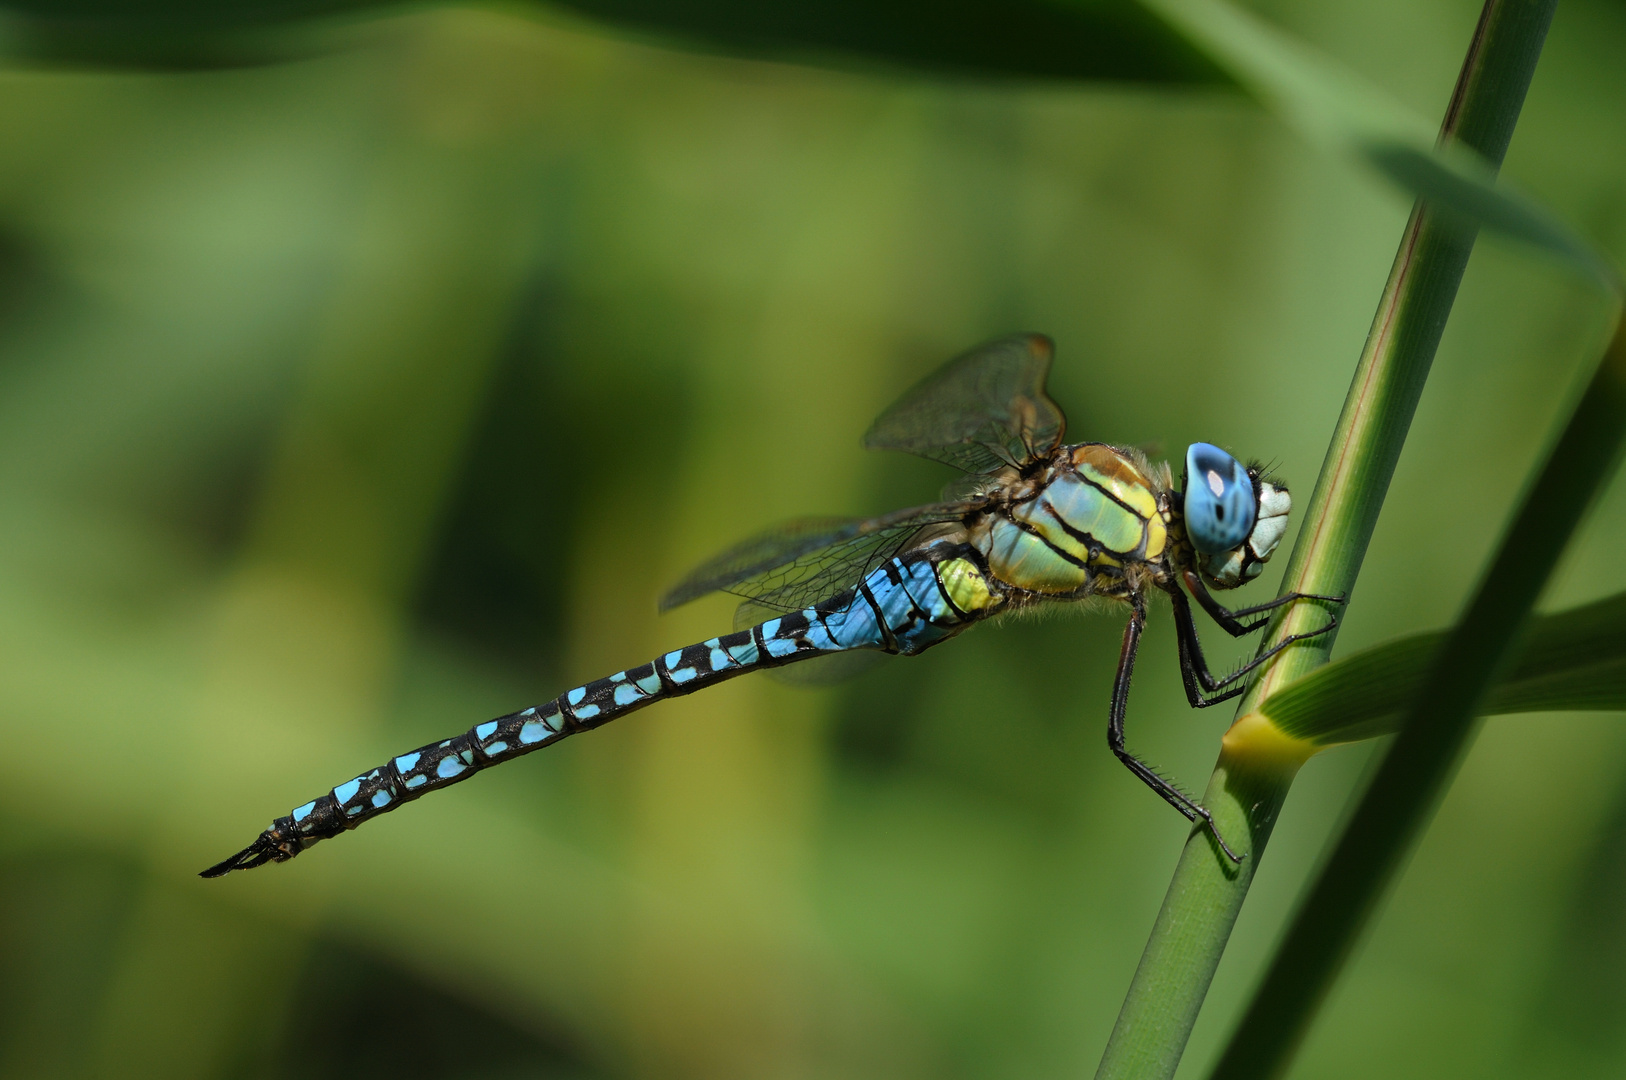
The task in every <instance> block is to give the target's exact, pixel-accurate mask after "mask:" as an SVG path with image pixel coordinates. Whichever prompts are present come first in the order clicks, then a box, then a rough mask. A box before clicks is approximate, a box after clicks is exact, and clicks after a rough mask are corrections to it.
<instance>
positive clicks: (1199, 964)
mask: <svg viewBox="0 0 1626 1080" xmlns="http://www.w3.org/2000/svg"><path fill="white" fill-rule="evenodd" d="M1553 3H1554V0H1487V3H1486V5H1485V8H1484V11H1483V13H1482V15H1481V17H1480V21H1479V25H1478V27H1477V28H1476V30H1475V32H1474V37H1473V40H1472V42H1471V44H1470V45H1469V48H1468V55H1467V57H1466V59H1465V60H1464V61H1463V66H1462V71H1461V74H1460V75H1459V77H1458V79H1457V84H1456V89H1455V92H1454V93H1453V94H1452V98H1451V103H1450V106H1449V107H1448V109H1447V111H1446V115H1445V120H1444V122H1443V123H1442V125H1441V130H1440V138H1441V139H1442V141H1443V140H1446V139H1458V140H1460V141H1462V142H1463V143H1465V144H1467V145H1468V146H1469V147H1471V148H1473V149H1474V150H1477V151H1478V152H1479V153H1480V154H1481V155H1482V156H1483V157H1484V158H1485V159H1486V160H1487V161H1489V162H1490V163H1491V164H1493V165H1500V163H1501V161H1502V158H1503V156H1504V154H1505V153H1506V151H1507V144H1508V142H1509V140H1510V139H1511V138H1512V134H1513V127H1514V124H1515V123H1516V122H1517V119H1518V115H1519V110H1520V108H1521V107H1522V105H1523V103H1524V95H1525V90H1526V89H1527V88H1528V86H1529V83H1530V77H1531V75H1532V74H1533V72H1534V70H1535V64H1536V59H1537V57H1538V56H1539V55H1540V52H1541V44H1542V41H1543V39H1544V37H1545V34H1546V28H1547V24H1548V22H1549V21H1550V19H1551V14H1552V8H1553ZM1473 241H1474V233H1473V231H1472V230H1470V229H1467V228H1464V227H1463V225H1462V224H1461V221H1460V219H1451V218H1448V217H1446V216H1445V215H1442V214H1440V213H1439V212H1437V211H1434V210H1431V209H1430V208H1429V207H1428V205H1427V204H1425V203H1422V202H1419V203H1418V205H1417V206H1415V207H1414V208H1413V210H1412V214H1411V218H1410V220H1409V221H1408V222H1407V224H1406V229H1405V232H1404V234H1403V235H1402V237H1401V241H1400V249H1399V251H1398V253H1397V254H1396V256H1395V261H1394V266H1393V268H1392V269H1391V270H1390V273H1389V280H1388V283H1387V284H1386V285H1385V287H1384V290H1383V296H1382V299H1381V300H1380V301H1379V304H1378V310H1377V314H1376V316H1375V317H1374V319H1373V322H1372V328H1371V330H1370V331H1369V333H1368V336H1367V339H1366V346H1365V348H1364V350H1363V351H1362V354H1361V359H1360V362H1359V364H1358V365H1357V366H1356V369H1355V376H1354V379H1353V381H1352V382H1351V385H1350V390H1349V394H1348V396H1347V397H1346V398H1345V401H1344V409H1343V412H1342V413H1341V414H1340V416H1339V418H1338V425H1337V427H1336V429H1335V430H1334V433H1333V437H1332V442H1331V445H1330V446H1329V447H1328V451H1327V457H1326V460H1325V461H1324V462H1323V464H1322V467H1321V473H1320V476H1319V477H1318V479H1317V481H1316V487H1315V492H1314V494H1313V495H1312V496H1311V498H1310V503H1309V507H1308V509H1307V511H1306V516H1305V525H1304V527H1303V529H1302V530H1301V531H1300V533H1299V537H1298V541H1297V544H1296V545H1295V547H1294V549H1293V554H1292V557H1291V559H1290V560H1289V562H1288V567H1287V571H1286V573H1285V574H1284V575H1283V579H1282V591H1283V592H1290V591H1300V592H1314V593H1328V594H1338V593H1344V594H1349V593H1350V592H1351V591H1352V590H1353V588H1354V585H1355V578H1356V575H1357V574H1358V572H1359V570H1360V565H1361V561H1362V559H1363V558H1364V557H1365V555H1366V548H1367V543H1368V541H1369V540H1370V538H1371V535H1372V530H1373V528H1374V527H1375V525H1376V524H1377V517H1378V511H1379V509H1380V507H1381V506H1382V503H1383V498H1384V495H1385V494H1386V493H1387V490H1388V486H1389V480H1390V478H1391V477H1392V476H1393V475H1394V468H1395V463H1396V462H1397V461H1398V459H1399V456H1400V450H1401V447H1402V446H1403V445H1404V443H1405V438H1406V432H1407V430H1408V429H1409V427H1410V425H1411V420H1412V416H1413V414H1414V413H1415V412H1416V408H1417V401H1418V399H1419V397H1420V396H1421V395H1422V390H1423V385H1424V383H1425V381H1426V380H1427V378H1428V371H1429V367H1430V365H1431V364H1432V363H1433V359H1434V354H1435V351H1436V349H1437V347H1438V345H1439V341H1440V335H1441V334H1442V333H1443V332H1444V329H1445V323H1446V319H1447V317H1448V316H1449V314H1450V311H1451V306H1452V303H1453V302H1454V301H1455V299H1456V293H1457V287H1458V285H1459V284H1460V283H1461V280H1462V273H1463V270H1464V268H1465V267H1466V266H1467V262H1468V256H1469V254H1470V252H1471V251H1472V249H1473ZM1326 618H1327V612H1326V610H1325V609H1324V608H1323V607H1320V606H1318V605H1314V604H1305V603H1300V604H1295V605H1290V606H1289V607H1288V608H1287V609H1286V613H1285V614H1284V615H1283V616H1281V617H1279V618H1277V619H1276V620H1275V621H1274V623H1273V624H1272V626H1271V628H1270V630H1269V631H1267V634H1266V642H1265V644H1266V645H1268V644H1270V643H1274V642H1276V641H1279V640H1281V638H1282V637H1284V636H1286V635H1287V634H1289V633H1293V632H1296V631H1301V630H1307V629H1313V628H1314V627H1315V626H1317V625H1320V624H1321V623H1322V622H1323V621H1324V620H1325V619H1326ZM1332 638H1333V635H1332V634H1327V635H1324V636H1323V637H1321V638H1317V639H1314V640H1311V641H1307V642H1304V643H1302V644H1300V645H1297V646H1295V647H1293V648H1291V649H1289V650H1287V651H1286V652H1285V653H1284V654H1283V655H1282V656H1281V657H1280V658H1279V659H1278V660H1277V661H1276V662H1274V663H1273V664H1271V665H1270V666H1269V668H1268V669H1267V670H1266V671H1265V673H1264V674H1263V675H1262V676H1261V677H1260V678H1259V679H1258V680H1256V681H1255V683H1254V685H1253V687H1252V688H1251V689H1250V691H1249V692H1248V694H1247V695H1245V696H1244V698H1243V700H1242V705H1241V707H1240V708H1239V710H1238V712H1239V715H1241V716H1246V715H1247V714H1248V713H1250V712H1251V711H1252V710H1253V708H1254V706H1255V704H1256V703H1257V702H1258V701H1260V700H1262V699H1263V698H1265V697H1267V696H1269V694H1270V693H1272V692H1273V691H1274V690H1275V689H1276V688H1277V687H1279V686H1282V685H1285V684H1287V683H1289V682H1291V681H1292V680H1294V679H1296V678H1298V677H1299V676H1301V675H1303V674H1305V673H1306V672H1308V671H1311V670H1313V669H1314V668H1316V667H1319V666H1321V665H1322V664H1324V663H1326V661H1327V657H1328V654H1329V652H1330V651H1331V649H1332ZM1261 647H1264V646H1263V645H1262V646H1261ZM1297 767H1298V761H1297V760H1296V759H1291V758H1272V757H1270V756H1269V755H1265V754H1260V753H1259V752H1257V748H1256V747H1251V746H1239V745H1236V744H1234V743H1233V742H1232V741H1231V740H1229V739H1228V741H1227V743H1226V745H1225V746H1224V748H1222V750H1221V753H1220V758H1219V763H1218V764H1217V766H1216V767H1215V770H1214V774H1213V776H1212V778H1211V779H1210V781H1209V785H1208V789H1207V791H1206V793H1205V794H1204V797H1203V802H1204V805H1206V806H1207V807H1208V809H1209V811H1210V812H1211V813H1212V814H1213V815H1214V819H1215V822H1216V824H1217V825H1218V826H1219V828H1220V830H1221V831H1222V832H1223V833H1224V835H1225V836H1226V838H1227V839H1228V840H1229V841H1230V843H1231V844H1232V845H1233V846H1237V845H1240V846H1241V849H1242V851H1244V852H1245V853H1246V856H1247V857H1246V858H1245V859H1244V861H1243V863H1242V864H1241V865H1240V866H1234V865H1232V864H1231V863H1230V862H1229V861H1228V860H1226V859H1225V858H1224V857H1223V855H1221V854H1220V853H1219V852H1218V850H1217V849H1216V847H1215V846H1214V845H1213V842H1212V839H1211V838H1210V837H1209V836H1208V835H1207V834H1206V833H1205V832H1203V831H1200V830H1194V831H1193V832H1192V834H1191V837H1190V838H1189V839H1188V840H1187V842H1186V846H1185V849H1184V850H1183V851H1182V853H1181V857H1180V862H1179V865H1178V866H1177V868H1176V870H1175V874H1174V879H1173V881H1172V882H1171V883H1170V885H1169V891H1168V893H1167V895H1166V896H1165V897H1164V901H1163V907H1162V909H1161V910H1160V911H1159V913H1158V917H1157V922H1156V924H1155V925H1154V927H1153V930H1152V935H1151V938H1150V940H1149V941H1148V942H1147V945H1146V951H1145V953H1144V954H1143V955H1142V957H1141V962H1140V967H1139V968H1138V969H1137V970H1136V972H1135V977H1134V980H1133V982H1132V983H1131V984H1130V987H1129V993H1128V995H1127V997H1126V998H1125V1000H1124V1004H1123V1008H1122V1010H1121V1011H1120V1013H1119V1015H1118V1022H1117V1025H1116V1026H1115V1027H1114V1028H1113V1032H1112V1036H1111V1038H1110V1039H1109V1040H1108V1042H1107V1048H1106V1052H1105V1054H1104V1055H1103V1057H1102V1060H1101V1064H1100V1067H1099V1069H1098V1070H1097V1072H1096V1076H1097V1077H1098V1078H1118V1077H1123V1078H1130V1077H1133V1078H1135V1080H1143V1078H1152V1077H1169V1076H1172V1075H1173V1074H1174V1071H1175V1069H1176V1067H1177V1066H1178V1065H1179V1063H1180V1057H1181V1055H1182V1054H1183V1053H1184V1051H1185V1047H1186V1042H1187V1040H1188V1039H1189V1037H1190V1035H1191V1028H1192V1026H1193V1025H1194V1024H1195V1023H1196V1019H1197V1013H1198V1011H1199V1010H1200V1009H1201V1007H1202V1002H1203V998H1204V997H1205V996H1206V994H1207V993H1208V986H1209V984H1210V982H1212V980H1213V977H1214V971H1215V969H1216V968H1217V967H1218V965H1219V960H1220V956H1221V955H1222V954H1223V953H1224V950H1225V944H1226V942H1227V940H1228V939H1229V937H1230V933H1231V927H1232V926H1233V925H1234V924H1235V922H1236V917H1237V913H1238V912H1239V911H1240V910H1241V907H1242V902H1243V900H1244V898H1245V897H1246V896H1247V892H1248V887H1249V885H1250V884H1251V883H1252V881H1253V875H1254V873H1255V872H1256V870H1257V868H1258V865H1259V858H1260V856H1261V855H1262V854H1263V852H1264V848H1265V845H1266V843H1267V841H1268V840H1269V838H1270V833H1271V829H1272V827H1273V826H1274V824H1275V821H1276V815H1277V813H1278V812H1279V811H1280V809H1281V806H1282V803H1283V801H1284V800H1285V799H1286V797H1287V790H1288V788H1289V786H1290V785H1291V783H1292V778H1293V776H1294V774H1295V773H1296V771H1297Z"/></svg>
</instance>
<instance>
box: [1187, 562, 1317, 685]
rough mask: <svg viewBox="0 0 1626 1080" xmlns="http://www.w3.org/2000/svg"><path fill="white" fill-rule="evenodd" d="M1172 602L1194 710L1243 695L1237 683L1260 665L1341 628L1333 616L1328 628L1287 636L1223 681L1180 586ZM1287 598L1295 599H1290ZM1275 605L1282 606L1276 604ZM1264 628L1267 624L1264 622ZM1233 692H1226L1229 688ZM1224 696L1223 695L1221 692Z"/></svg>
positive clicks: (1225, 677)
mask: <svg viewBox="0 0 1626 1080" xmlns="http://www.w3.org/2000/svg"><path fill="white" fill-rule="evenodd" d="M1168 593H1169V599H1170V601H1171V603H1172V604H1173V605H1174V625H1175V637H1176V639H1177V640H1178V641H1179V644H1180V680H1181V682H1182V683H1184V685H1185V690H1186V700H1187V701H1189V702H1190V703H1191V707H1192V708H1193V709H1206V708H1208V707H1209V706H1210V705H1218V704H1219V703H1220V702H1222V701H1229V700H1231V699H1232V698H1234V697H1236V696H1237V695H1239V694H1241V693H1242V691H1243V690H1245V689H1246V687H1243V686H1234V685H1233V684H1234V683H1236V682H1237V681H1239V680H1240V679H1242V678H1243V677H1244V676H1246V675H1248V674H1249V673H1250V672H1252V671H1253V670H1254V669H1255V668H1257V667H1259V665H1261V664H1263V663H1264V662H1265V661H1267V660H1269V659H1270V658H1271V657H1273V656H1275V655H1276V654H1277V653H1279V652H1281V651H1282V650H1283V649H1285V648H1287V647H1288V646H1289V645H1292V644H1293V643H1294V642H1298V641H1304V640H1306V639H1308V638H1313V637H1320V636H1321V635H1322V634H1325V633H1327V632H1328V631H1330V630H1332V629H1333V627H1335V626H1337V625H1338V617H1337V616H1336V615H1334V616H1332V617H1331V618H1330V619H1329V620H1328V621H1327V625H1325V626H1322V627H1319V628H1317V629H1315V630H1307V631H1305V632H1304V633H1301V634H1289V635H1288V636H1287V637H1285V638H1283V639H1282V640H1281V641H1278V642H1277V643H1276V644H1275V645H1272V646H1271V647H1270V648H1269V649H1266V650H1265V651H1264V652H1262V653H1260V654H1259V655H1258V656H1256V657H1254V658H1253V659H1252V660H1250V661H1248V662H1247V663H1246V664H1243V665H1242V666H1241V667H1239V668H1237V669H1236V670H1235V671H1233V672H1231V673H1230V674H1229V675H1226V676H1224V677H1223V678H1217V677H1215V675H1214V674H1213V672H1211V671H1209V669H1208V661H1207V660H1206V659H1205V658H1204V656H1203V643H1202V639H1201V637H1200V636H1199V635H1198V633H1197V623H1196V620H1194V619H1193V618H1192V616H1191V605H1190V604H1189V603H1187V601H1186V598H1185V594H1183V593H1182V592H1181V591H1180V589H1179V587H1178V586H1174V587H1172V588H1170V589H1168ZM1287 599H1293V597H1288V598H1287ZM1273 606H1280V605H1279V604H1273ZM1260 625H1263V623H1261V624H1260ZM1228 686H1229V687H1231V689H1229V690H1226V689H1225V688H1226V687H1228ZM1222 690H1223V691H1224V693H1220V691H1222Z"/></svg>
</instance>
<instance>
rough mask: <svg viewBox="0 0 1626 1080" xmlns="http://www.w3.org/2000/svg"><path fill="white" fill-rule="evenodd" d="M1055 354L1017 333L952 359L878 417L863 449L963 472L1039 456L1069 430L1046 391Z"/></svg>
mask: <svg viewBox="0 0 1626 1080" xmlns="http://www.w3.org/2000/svg"><path fill="white" fill-rule="evenodd" d="M1054 352H1055V346H1054V345H1053V344H1052V343H1051V341H1050V339H1049V338H1047V337H1045V336H1044V335H1043V334H1019V335H1017V336H1015V337H1008V338H1001V339H1000V340H998V341H991V342H989V343H988V344H986V345H983V346H981V347H980V348H976V349H973V350H971V351H970V352H968V353H965V354H964V355H962V356H957V357H955V358H954V359H953V360H950V361H949V362H948V363H946V364H944V365H943V366H942V367H940V368H938V369H937V370H936V371H935V372H933V373H932V374H930V375H928V376H927V377H926V378H925V379H924V380H922V381H921V382H920V383H919V384H917V385H916V386H915V387H914V389H912V390H910V391H909V392H908V393H907V394H905V395H903V397H901V398H899V399H898V400H897V402H895V403H894V404H893V405H892V407H891V408H889V409H887V410H886V411H885V412H883V413H882V414H881V415H880V417H879V419H877V420H876V421H875V423H873V424H871V425H870V429H869V432H868V433H867V434H865V436H864V445H865V446H868V447H871V448H873V449H886V450H904V451H907V452H908V453H911V454H918V455H920V456H921V457H925V458H930V459H932V460H933V461H941V462H943V463H944V464H946V465H953V466H954V467H955V468H958V469H963V470H965V471H966V472H968V473H981V472H987V471H989V470H991V469H995V468H998V467H999V466H1000V465H1021V464H1022V463H1024V462H1026V461H1028V460H1030V459H1031V458H1033V457H1036V456H1039V455H1042V454H1044V453H1046V452H1047V451H1049V450H1052V449H1054V448H1055V447H1056V446H1058V445H1060V443H1061V439H1062V435H1063V433H1064V432H1065V431H1066V428H1067V418H1066V417H1065V416H1063V415H1062V411H1061V406H1059V405H1057V404H1056V403H1055V402H1054V401H1051V400H1050V397H1049V395H1047V394H1046V393H1045V388H1044V383H1045V376H1047V375H1048V374H1049V373H1050V358H1051V356H1052V355H1053V354H1054Z"/></svg>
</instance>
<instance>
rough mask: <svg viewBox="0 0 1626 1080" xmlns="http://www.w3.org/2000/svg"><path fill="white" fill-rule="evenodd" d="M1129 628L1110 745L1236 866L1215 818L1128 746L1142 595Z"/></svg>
mask: <svg viewBox="0 0 1626 1080" xmlns="http://www.w3.org/2000/svg"><path fill="white" fill-rule="evenodd" d="M1130 608H1131V610H1130V615H1129V625H1127V626H1125V627H1124V644H1123V650H1122V652H1120V653H1119V654H1118V675H1117V677H1116V678H1115V679H1114V680H1113V683H1112V707H1111V710H1110V712H1109V713H1108V715H1107V745H1108V746H1109V747H1111V748H1112V752H1113V754H1114V755H1115V756H1116V757H1117V758H1118V760H1119V761H1121V762H1123V763H1124V766H1125V767H1126V768H1127V769H1128V770H1129V771H1130V772H1132V773H1134V774H1135V775H1136V776H1138V777H1139V778H1140V780H1141V782H1142V783H1143V784H1145V785H1146V786H1147V787H1149V788H1151V789H1152V790H1153V791H1155V792H1157V793H1158V794H1159V795H1161V796H1162V797H1163V800H1164V801H1165V802H1167V803H1168V804H1169V805H1170V806H1172V807H1174V808H1175V809H1176V810H1178V811H1180V812H1181V813H1182V814H1184V815H1185V816H1186V819H1187V820H1188V821H1190V822H1192V823H1193V824H1195V823H1197V822H1198V821H1201V822H1203V823H1204V824H1205V825H1206V826H1207V827H1208V831H1209V832H1210V833H1212V834H1213V837H1214V842H1215V843H1217V844H1219V846H1220V849H1221V850H1222V851H1224V852H1225V854H1226V856H1227V857H1228V858H1230V860H1231V861H1232V862H1234V863H1240V862H1241V861H1242V856H1240V855H1238V854H1237V853H1236V852H1234V851H1232V850H1231V847H1230V845H1229V844H1227V843H1226V842H1225V837H1223V836H1221V835H1220V831H1219V826H1217V825H1215V824H1214V816H1213V815H1212V814H1210V813H1209V812H1208V810H1207V809H1206V808H1204V807H1203V806H1202V805H1201V804H1200V803H1198V802H1197V801H1196V800H1194V799H1192V798H1191V797H1190V796H1188V795H1186V794H1185V793H1184V792H1182V791H1181V790H1180V789H1179V788H1177V787H1175V786H1174V785H1173V784H1171V783H1169V782H1168V781H1167V780H1165V779H1163V777H1161V776H1159V775H1158V774H1157V772H1156V770H1154V769H1153V768H1152V767H1151V766H1150V765H1148V764H1146V763H1145V762H1144V761H1142V760H1140V759H1139V758H1137V757H1136V756H1135V755H1134V754H1131V753H1130V752H1129V750H1128V749H1127V748H1126V747H1125V745H1124V715H1125V714H1126V713H1127V712H1128V710H1129V683H1130V680H1131V679H1132V678H1133V677H1134V674H1135V654H1136V652H1137V651H1138V650H1139V648H1140V635H1141V631H1143V630H1145V629H1146V600H1145V598H1144V597H1143V596H1141V594H1140V593H1134V594H1133V595H1132V596H1131V597H1130Z"/></svg>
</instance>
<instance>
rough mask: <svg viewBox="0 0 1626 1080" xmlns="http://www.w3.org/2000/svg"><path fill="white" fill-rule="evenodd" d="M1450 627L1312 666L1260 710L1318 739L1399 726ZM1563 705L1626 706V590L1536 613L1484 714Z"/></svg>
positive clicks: (1346, 738)
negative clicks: (1568, 607) (1566, 608)
mask: <svg viewBox="0 0 1626 1080" xmlns="http://www.w3.org/2000/svg"><path fill="white" fill-rule="evenodd" d="M1446 633H1447V631H1444V630H1434V631H1429V632H1427V633H1421V634H1411V635H1408V636H1406V637H1403V638H1396V639H1395V640H1393V641H1387V642H1384V643H1383V644H1381V645H1376V646H1373V647H1372V648H1370V649H1365V650H1363V651H1361V652H1358V653H1354V654H1352V655H1350V656H1346V657H1344V658H1343V659H1341V660H1338V661H1335V662H1334V663H1331V664H1328V665H1327V666H1325V667H1322V668H1318V669H1317V670H1315V671H1313V672H1311V673H1310V674H1309V675H1306V676H1305V677H1304V678H1302V679H1299V680H1298V681H1297V682H1294V683H1292V684H1290V685H1288V686H1286V687H1284V688H1283V689H1281V690H1279V691H1277V692H1276V693H1275V694H1272V695H1271V696H1270V697H1269V698H1268V699H1266V700H1265V702H1264V703H1263V704H1262V705H1261V706H1260V711H1261V712H1263V713H1264V714H1265V715H1266V716H1268V717H1270V719H1271V720H1272V721H1273V722H1274V723H1275V724H1276V726H1277V727H1279V728H1281V729H1282V730H1283V731H1284V732H1286V733H1287V734H1289V735H1291V736H1293V737H1294V738H1299V739H1304V740H1305V741H1307V742H1311V743H1314V744H1316V745H1318V746H1331V745H1334V744H1337V743H1346V742H1354V741H1356V740H1358V739H1370V738H1375V737H1377V736H1380V735H1392V734H1394V733H1395V732H1396V731H1398V730H1399V725H1400V718H1401V715H1402V712H1403V711H1404V709H1405V707H1406V705H1407V704H1408V703H1409V702H1410V701H1411V699H1412V698H1413V697H1415V696H1416V693H1417V689H1418V687H1419V686H1420V685H1421V683H1422V680H1423V677H1424V676H1425V675H1426V674H1427V672H1428V670H1429V667H1430V665H1431V664H1432V663H1433V661H1434V658H1435V656H1436V654H1437V653H1438V652H1439V648H1440V646H1441V644H1443V643H1444V641H1445V635H1446ZM1562 709H1581V710H1585V709H1591V710H1597V709H1623V710H1626V593H1621V594H1619V595H1617V596H1611V597H1609V598H1608V599H1606V600H1599V601H1597V602H1596V603H1592V604H1587V605H1585V606H1584V607H1578V608H1572V609H1571V610H1569V611H1563V612H1559V613H1557V614H1554V615H1539V616H1537V617H1535V618H1534V619H1532V620H1531V621H1530V625H1529V627H1528V629H1527V630H1526V631H1525V635H1524V638H1523V640H1522V642H1521V643H1520V644H1519V645H1518V646H1517V647H1516V651H1515V652H1514V655H1513V659H1512V660H1511V662H1510V663H1509V666H1508V669H1507V674H1506V675H1505V676H1504V677H1503V678H1502V680H1501V681H1500V682H1498V683H1497V685H1496V686H1495V688H1494V689H1492V690H1491V692H1490V693H1489V694H1488V695H1487V696H1486V698H1485V700H1484V701H1483V702H1482V703H1481V704H1480V707H1479V713H1480V715H1482V716H1495V715H1500V714H1505V713H1520V712H1544V711H1552V710H1562Z"/></svg>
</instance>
